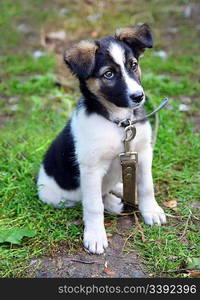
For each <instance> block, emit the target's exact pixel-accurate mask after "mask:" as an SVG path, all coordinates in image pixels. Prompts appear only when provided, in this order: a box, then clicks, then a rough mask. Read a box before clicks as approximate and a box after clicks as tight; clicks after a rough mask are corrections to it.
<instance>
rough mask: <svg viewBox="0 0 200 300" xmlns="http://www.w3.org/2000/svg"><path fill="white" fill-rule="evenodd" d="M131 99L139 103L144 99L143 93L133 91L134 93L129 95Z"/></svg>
mask: <svg viewBox="0 0 200 300" xmlns="http://www.w3.org/2000/svg"><path fill="white" fill-rule="evenodd" d="M130 98H131V100H133V102H135V103H140V102H142V100H143V99H144V93H143V92H141V91H139V92H135V93H134V94H132V95H130Z"/></svg>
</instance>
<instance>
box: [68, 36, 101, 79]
mask: <svg viewBox="0 0 200 300" xmlns="http://www.w3.org/2000/svg"><path fill="white" fill-rule="evenodd" d="M97 48H98V47H97V45H96V44H95V43H94V42H93V41H81V42H79V43H77V44H75V45H73V46H72V47H71V48H69V49H67V50H65V53H64V61H65V63H66V64H67V65H68V66H69V68H70V69H71V71H72V73H74V74H75V75H76V76H77V77H79V78H82V79H86V78H88V77H89V75H90V74H91V73H92V71H93V69H94V65H95V53H96V50H97Z"/></svg>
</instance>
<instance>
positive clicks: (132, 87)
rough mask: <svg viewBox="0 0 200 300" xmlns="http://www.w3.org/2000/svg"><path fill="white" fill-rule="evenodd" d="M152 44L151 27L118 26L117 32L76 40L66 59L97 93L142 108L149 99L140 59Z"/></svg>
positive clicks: (113, 100) (116, 102)
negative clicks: (144, 86) (98, 37)
mask: <svg viewBox="0 0 200 300" xmlns="http://www.w3.org/2000/svg"><path fill="white" fill-rule="evenodd" d="M152 46H153V41H152V34H151V30H150V27H149V26H148V25H146V24H143V25H141V26H137V27H127V28H121V29H118V30H117V31H116V34H115V36H108V37H106V38H102V39H99V40H96V41H82V42H80V43H78V44H75V45H74V46H73V47H72V48H70V49H68V50H66V52H65V56H64V60H65V62H66V64H67V65H68V66H69V68H70V69H71V71H72V72H73V73H74V74H75V75H76V76H77V77H78V78H79V80H80V81H81V83H82V86H83V85H84V86H85V89H86V88H87V89H88V90H89V91H90V93H92V94H93V95H94V96H95V97H97V98H101V99H102V98H103V99H104V100H106V101H110V102H112V103H114V104H115V105H117V106H119V107H132V108H138V107H139V106H141V105H142V104H143V103H144V101H145V96H144V91H143V88H142V86H141V81H140V75H141V72H140V67H139V64H138V59H139V56H140V54H141V53H142V52H144V50H145V48H152Z"/></svg>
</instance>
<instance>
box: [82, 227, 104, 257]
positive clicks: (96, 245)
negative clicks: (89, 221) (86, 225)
mask: <svg viewBox="0 0 200 300" xmlns="http://www.w3.org/2000/svg"><path fill="white" fill-rule="evenodd" d="M83 244H84V247H85V248H86V249H87V250H88V251H89V252H90V253H92V254H102V253H103V252H104V249H105V248H107V247H108V241H107V236H106V231H105V229H104V228H102V229H96V230H95V229H85V231H84V239H83Z"/></svg>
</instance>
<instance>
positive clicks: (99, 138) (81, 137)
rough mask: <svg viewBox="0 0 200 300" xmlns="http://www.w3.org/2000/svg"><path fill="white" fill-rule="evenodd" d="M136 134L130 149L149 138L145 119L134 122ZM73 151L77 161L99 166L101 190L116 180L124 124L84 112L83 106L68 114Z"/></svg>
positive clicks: (148, 126)
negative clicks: (73, 140)
mask: <svg viewBox="0 0 200 300" xmlns="http://www.w3.org/2000/svg"><path fill="white" fill-rule="evenodd" d="M135 127H136V136H135V138H134V140H133V141H132V143H131V150H132V151H137V152H141V151H143V149H145V147H146V145H147V144H150V142H151V128H150V124H149V122H145V123H143V124H136V125H135ZM72 132H73V135H74V138H75V144H76V155H77V159H78V162H79V164H80V165H84V166H87V167H88V168H94V167H96V168H101V169H103V184H102V189H103V194H104V193H107V192H108V191H109V190H111V189H112V187H113V186H114V185H115V184H116V183H117V182H119V181H120V178H121V166H120V161H119V154H120V153H121V152H123V151H124V144H123V139H124V134H125V132H124V128H121V127H118V126H117V125H116V124H115V123H113V122H110V121H108V120H106V119H105V118H103V117H101V116H99V115H97V114H92V115H89V116H88V115H87V114H86V113H85V111H84V110H81V111H79V112H78V113H75V114H74V115H73V118H72Z"/></svg>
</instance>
